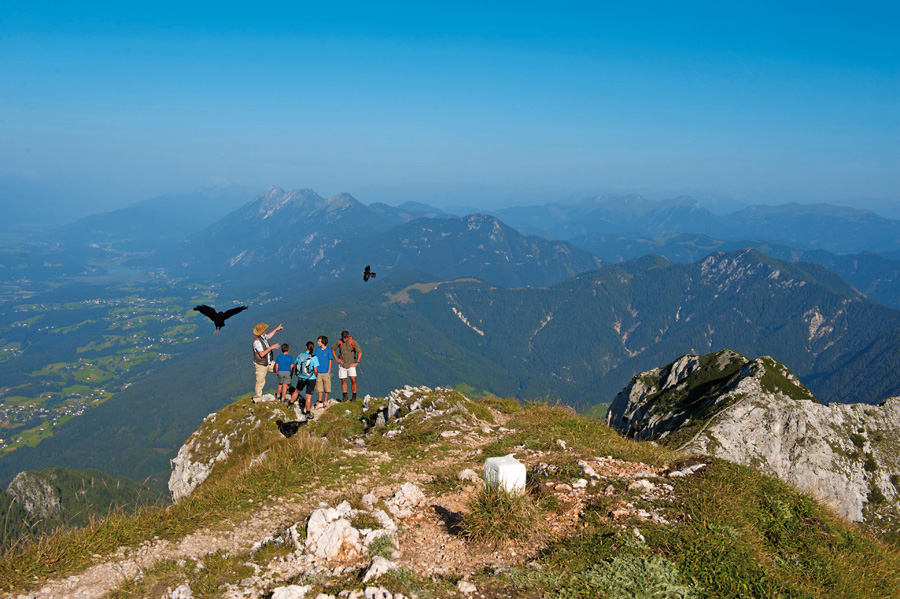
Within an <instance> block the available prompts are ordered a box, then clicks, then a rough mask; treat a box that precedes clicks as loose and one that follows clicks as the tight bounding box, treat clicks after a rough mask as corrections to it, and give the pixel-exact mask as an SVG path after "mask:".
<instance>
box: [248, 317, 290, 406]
mask: <svg viewBox="0 0 900 599" xmlns="http://www.w3.org/2000/svg"><path fill="white" fill-rule="evenodd" d="M268 328H269V325H267V324H266V323H264V322H261V323H259V324H258V325H256V326H255V327H253V368H254V369H255V370H256V390H255V392H254V393H253V403H256V402H257V401H259V400H260V399H261V398H262V391H263V387H265V385H266V372H275V360H273V359H272V356H271V355H270V354H271V353H272V352H273V351H275V350H276V349H277V348H278V347H279V346H278V345H269V339H271V338H272V335H274V334H275V333H277V332H278V331H280V330H281V329H283V328H284V327H283V326H281V325H278V326H277V327H275V329H274V330H273V331H272V332H271V333H269V334H268V335H267V334H266V330H267V329H268Z"/></svg>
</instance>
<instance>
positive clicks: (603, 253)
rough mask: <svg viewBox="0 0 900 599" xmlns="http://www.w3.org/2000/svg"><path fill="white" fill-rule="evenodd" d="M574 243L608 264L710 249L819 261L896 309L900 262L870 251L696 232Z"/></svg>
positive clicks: (689, 258) (599, 236)
mask: <svg viewBox="0 0 900 599" xmlns="http://www.w3.org/2000/svg"><path fill="white" fill-rule="evenodd" d="M572 244H573V245H576V246H578V247H580V248H582V249H584V250H587V251H589V252H591V253H592V254H594V255H595V256H597V257H598V258H600V259H601V260H603V261H604V262H607V263H616V262H626V261H629V260H634V259H636V258H640V257H641V256H645V255H647V254H654V255H659V256H663V257H664V258H666V259H668V260H671V261H673V262H695V261H697V260H699V259H701V258H703V257H704V256H707V255H709V254H711V253H712V252H730V251H735V250H740V249H743V248H754V249H757V250H759V251H761V252H762V253H764V254H766V255H767V256H772V257H773V258H780V259H782V260H789V261H791V262H812V263H813V264H820V265H822V266H824V267H826V268H827V269H828V270H830V271H832V272H834V273H836V274H838V275H840V276H841V278H843V279H844V280H845V281H847V282H848V283H850V284H851V285H853V286H854V287H856V288H857V289H858V290H860V291H862V292H863V293H865V294H866V295H867V296H868V297H870V298H872V299H874V300H875V301H878V302H881V303H882V304H885V305H887V306H893V307H894V308H900V260H897V259H891V258H888V257H887V256H885V255H882V254H876V253H873V252H861V253H857V254H834V253H832V252H829V251H827V250H800V249H797V248H795V247H792V246H788V245H781V244H774V243H769V242H767V241H760V240H757V239H741V240H736V241H726V240H723V239H714V238H712V237H709V236H708V235H701V234H698V233H679V234H674V235H666V236H662V237H640V236H633V235H621V234H616V235H608V234H603V233H589V234H587V235H581V236H579V237H576V238H574V239H572Z"/></svg>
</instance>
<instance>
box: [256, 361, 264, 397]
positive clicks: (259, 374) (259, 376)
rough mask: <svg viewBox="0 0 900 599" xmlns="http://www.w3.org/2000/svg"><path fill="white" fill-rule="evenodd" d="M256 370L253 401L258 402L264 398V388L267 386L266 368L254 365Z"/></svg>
mask: <svg viewBox="0 0 900 599" xmlns="http://www.w3.org/2000/svg"><path fill="white" fill-rule="evenodd" d="M253 366H254V368H255V369H256V388H255V389H254V392H253V401H257V400H259V399H260V398H261V397H262V391H263V387H265V385H266V367H265V366H260V365H259V364H254V365H253Z"/></svg>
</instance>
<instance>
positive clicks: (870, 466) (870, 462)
mask: <svg viewBox="0 0 900 599" xmlns="http://www.w3.org/2000/svg"><path fill="white" fill-rule="evenodd" d="M863 468H864V469H865V471H866V472H875V471H876V470H878V462H876V461H875V458H874V457H872V454H871V453H867V454H866V461H865V462H864V463H863Z"/></svg>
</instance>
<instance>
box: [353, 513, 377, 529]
mask: <svg viewBox="0 0 900 599" xmlns="http://www.w3.org/2000/svg"><path fill="white" fill-rule="evenodd" d="M350 524H351V525H352V526H353V528H356V529H358V530H363V529H364V528H368V529H371V530H374V529H377V528H381V524H379V522H378V520H377V519H376V518H375V516H373V515H372V514H369V513H368V512H360V513H359V514H357V515H356V516H354V517H353V520H351V521H350Z"/></svg>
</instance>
